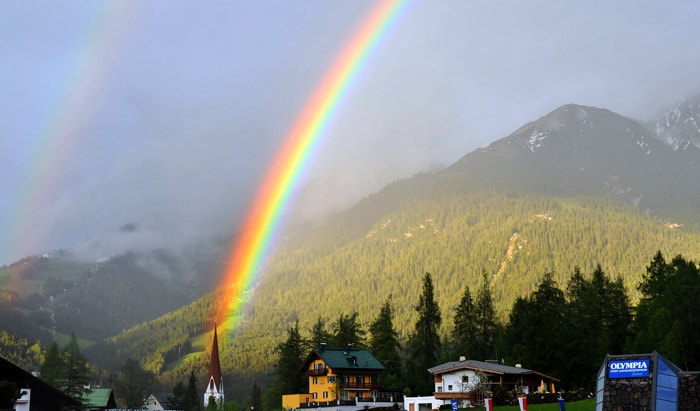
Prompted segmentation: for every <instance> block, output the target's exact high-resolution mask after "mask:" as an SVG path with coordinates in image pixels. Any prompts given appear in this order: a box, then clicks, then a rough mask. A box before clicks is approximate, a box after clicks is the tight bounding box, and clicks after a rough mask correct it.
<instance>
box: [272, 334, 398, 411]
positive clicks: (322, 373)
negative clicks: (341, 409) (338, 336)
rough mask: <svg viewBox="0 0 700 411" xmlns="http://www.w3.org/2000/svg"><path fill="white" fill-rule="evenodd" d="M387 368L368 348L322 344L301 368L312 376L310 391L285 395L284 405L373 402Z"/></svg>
mask: <svg viewBox="0 0 700 411" xmlns="http://www.w3.org/2000/svg"><path fill="white" fill-rule="evenodd" d="M384 369H385V368H384V365H382V363H381V362H379V360H377V359H376V358H375V357H374V356H373V355H372V354H371V353H370V352H369V351H367V350H361V349H357V348H352V347H346V348H329V347H326V346H325V345H323V344H322V345H321V346H320V347H319V348H316V349H314V350H312V351H311V353H310V354H309V355H308V357H307V359H306V360H305V361H304V363H303V365H302V367H301V369H300V372H304V373H305V374H306V375H307V377H308V381H309V390H308V393H303V394H290V395H284V396H283V397H282V407H283V408H286V409H294V408H301V407H311V406H324V405H342V404H348V403H357V402H360V401H371V400H373V399H376V397H377V394H378V393H379V389H380V388H381V387H380V386H379V384H378V383H377V377H378V376H379V374H380V373H381V372H383V371H384Z"/></svg>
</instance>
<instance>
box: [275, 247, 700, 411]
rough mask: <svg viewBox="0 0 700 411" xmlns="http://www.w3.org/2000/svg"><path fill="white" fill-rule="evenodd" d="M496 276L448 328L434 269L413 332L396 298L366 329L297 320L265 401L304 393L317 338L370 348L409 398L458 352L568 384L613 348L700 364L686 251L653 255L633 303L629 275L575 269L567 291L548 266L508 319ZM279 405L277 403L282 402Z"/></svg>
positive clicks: (698, 309)
mask: <svg viewBox="0 0 700 411" xmlns="http://www.w3.org/2000/svg"><path fill="white" fill-rule="evenodd" d="M491 277H492V276H491V275H489V274H487V273H485V272H484V273H483V275H482V281H481V283H480V284H479V286H478V287H477V288H476V290H472V289H471V288H470V287H469V286H468V285H465V286H464V289H463V291H462V297H461V299H460V301H459V304H458V305H457V306H456V307H454V315H453V317H452V318H453V321H452V324H450V326H449V327H448V328H449V329H450V332H449V333H448V334H443V333H441V331H440V330H441V327H442V318H443V315H442V313H441V310H440V307H439V306H438V304H437V302H436V299H435V289H434V285H433V278H432V275H431V274H430V273H426V274H425V275H424V276H423V279H422V292H421V294H420V296H419V298H418V303H417V305H416V306H415V307H414V310H415V311H416V314H417V320H416V321H415V324H414V328H413V331H412V332H411V333H410V335H409V336H408V338H407V339H403V340H402V339H400V338H399V335H398V333H397V331H396V327H395V324H394V311H393V305H392V297H391V296H389V297H388V298H387V300H386V301H385V302H384V304H383V305H382V307H381V309H380V311H379V313H378V314H377V316H376V317H375V318H374V319H373V320H372V321H371V322H370V324H369V326H368V327H366V328H365V327H363V326H362V325H361V323H360V322H359V319H358V314H357V312H355V313H353V314H349V315H348V314H341V315H340V316H339V317H338V318H337V320H336V321H334V322H332V323H331V324H325V323H324V322H323V321H322V320H321V319H320V318H319V319H318V320H317V321H316V323H315V324H314V326H313V327H312V328H311V329H310V330H308V335H307V336H306V337H303V336H302V333H301V331H300V330H299V322H298V321H296V322H295V323H294V325H293V326H292V327H290V328H289V329H288V330H287V337H286V339H285V340H284V341H282V342H281V343H279V344H278V345H277V352H278V354H279V360H278V362H277V371H276V372H277V383H276V385H275V386H274V387H272V388H271V391H273V392H274V395H272V394H271V395H269V396H266V398H269V399H270V401H279V399H278V398H279V397H280V396H281V395H282V394H291V393H299V392H305V391H304V390H305V389H306V386H305V384H306V383H307V381H306V380H305V378H304V375H303V374H300V373H299V372H298V371H299V366H300V364H301V363H302V362H303V360H304V359H305V358H306V356H307V355H308V353H309V352H310V350H311V349H313V348H315V347H318V344H319V343H320V342H326V343H327V344H328V345H329V346H341V347H342V346H345V345H346V344H348V343H351V344H352V345H353V346H355V347H362V348H366V349H368V350H370V352H372V353H373V355H375V357H377V359H379V360H380V361H381V362H382V363H383V364H384V365H385V366H386V367H387V371H386V373H385V375H383V376H382V378H383V381H382V382H383V383H384V386H385V387H386V388H390V389H396V390H401V391H403V392H404V393H405V394H410V395H423V394H431V393H432V391H433V382H432V376H431V375H430V374H429V373H428V371H427V369H428V368H430V367H433V366H435V365H437V364H440V363H442V362H446V361H455V360H457V359H458V358H459V357H460V356H465V357H466V358H467V359H474V360H481V361H483V360H487V359H496V360H499V361H502V362H504V363H505V364H516V363H519V364H522V366H523V367H525V368H529V369H533V370H537V371H540V372H543V373H545V374H548V375H551V376H553V377H555V378H558V379H560V380H561V381H562V382H561V384H562V387H563V388H564V389H567V390H591V389H593V387H594V384H595V375H596V373H597V371H598V369H599V367H600V366H601V364H602V361H603V359H604V358H605V355H606V354H623V353H649V352H652V351H654V350H655V351H658V352H659V353H660V354H661V355H663V356H665V357H666V358H668V359H669V360H671V361H672V362H674V363H675V364H676V365H678V366H679V367H681V368H683V369H686V370H698V369H700V324H698V321H699V319H700V304H698V301H700V274H699V270H698V266H697V265H696V264H695V263H693V262H692V261H688V260H686V259H685V258H684V257H682V256H681V255H678V256H677V257H675V258H673V259H672V260H671V261H670V262H667V261H666V260H665V259H664V257H663V255H662V253H661V251H658V252H657V253H656V255H655V256H654V258H653V259H652V261H651V262H650V263H649V265H648V266H647V268H646V273H645V274H644V275H643V278H642V280H641V282H640V283H639V284H638V285H637V287H636V289H637V291H638V292H639V293H640V295H641V298H640V301H639V303H638V304H637V305H636V306H634V305H632V303H631V301H630V297H629V295H628V291H627V290H626V288H625V286H624V283H623V280H622V279H621V278H616V279H612V278H610V276H608V275H607V274H606V273H605V272H604V271H603V269H602V268H601V266H600V265H598V266H597V267H596V268H595V269H594V270H593V272H592V273H590V274H589V275H586V274H584V273H583V272H582V271H581V270H580V269H579V268H576V269H574V271H573V273H571V274H570V276H569V278H568V281H567V283H566V285H565V287H563V288H562V287H560V285H559V284H558V283H557V281H556V280H555V279H554V275H553V274H552V273H544V274H543V276H542V277H541V279H540V281H539V283H538V285H537V287H536V289H535V290H534V291H532V292H531V293H530V294H529V295H526V296H522V297H518V298H517V299H516V301H515V302H514V303H513V305H512V307H511V309H510V312H509V314H508V317H507V320H506V321H501V320H499V317H498V316H497V315H496V312H495V310H494V305H493V298H492V295H491V291H490V285H489V284H490V281H491ZM276 398H277V399H276ZM273 404H277V403H271V404H269V405H270V406H271V407H270V408H271V409H272V408H277V407H276V406H272V405H273Z"/></svg>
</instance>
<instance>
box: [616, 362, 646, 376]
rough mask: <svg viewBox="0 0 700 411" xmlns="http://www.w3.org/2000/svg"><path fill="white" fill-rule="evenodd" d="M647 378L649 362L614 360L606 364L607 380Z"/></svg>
mask: <svg viewBox="0 0 700 411" xmlns="http://www.w3.org/2000/svg"><path fill="white" fill-rule="evenodd" d="M648 376H649V360H639V359H637V360H615V361H610V362H609V363H608V378H643V377H648Z"/></svg>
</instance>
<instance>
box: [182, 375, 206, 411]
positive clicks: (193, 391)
mask: <svg viewBox="0 0 700 411" xmlns="http://www.w3.org/2000/svg"><path fill="white" fill-rule="evenodd" d="M200 398H202V397H201V396H200V391H199V390H198V389H197V378H196V377H195V375H194V371H190V378H189V379H188V380H187V392H186V395H185V408H184V411H199V410H201V409H202V406H203V405H202V401H201V399H200Z"/></svg>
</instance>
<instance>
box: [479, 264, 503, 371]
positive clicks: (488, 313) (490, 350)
mask: <svg viewBox="0 0 700 411" xmlns="http://www.w3.org/2000/svg"><path fill="white" fill-rule="evenodd" d="M474 308H475V311H476V327H477V329H476V335H475V337H476V338H475V340H476V347H475V348H476V350H475V351H476V354H477V355H478V356H479V358H478V359H479V360H486V359H488V357H490V356H491V355H493V354H494V347H495V340H496V333H497V327H498V323H497V321H496V311H495V310H494V308H493V298H492V297H491V290H490V288H489V275H488V273H487V272H486V271H484V272H483V275H482V283H481V288H480V289H479V292H478V293H477V295H476V302H475V304H474Z"/></svg>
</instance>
